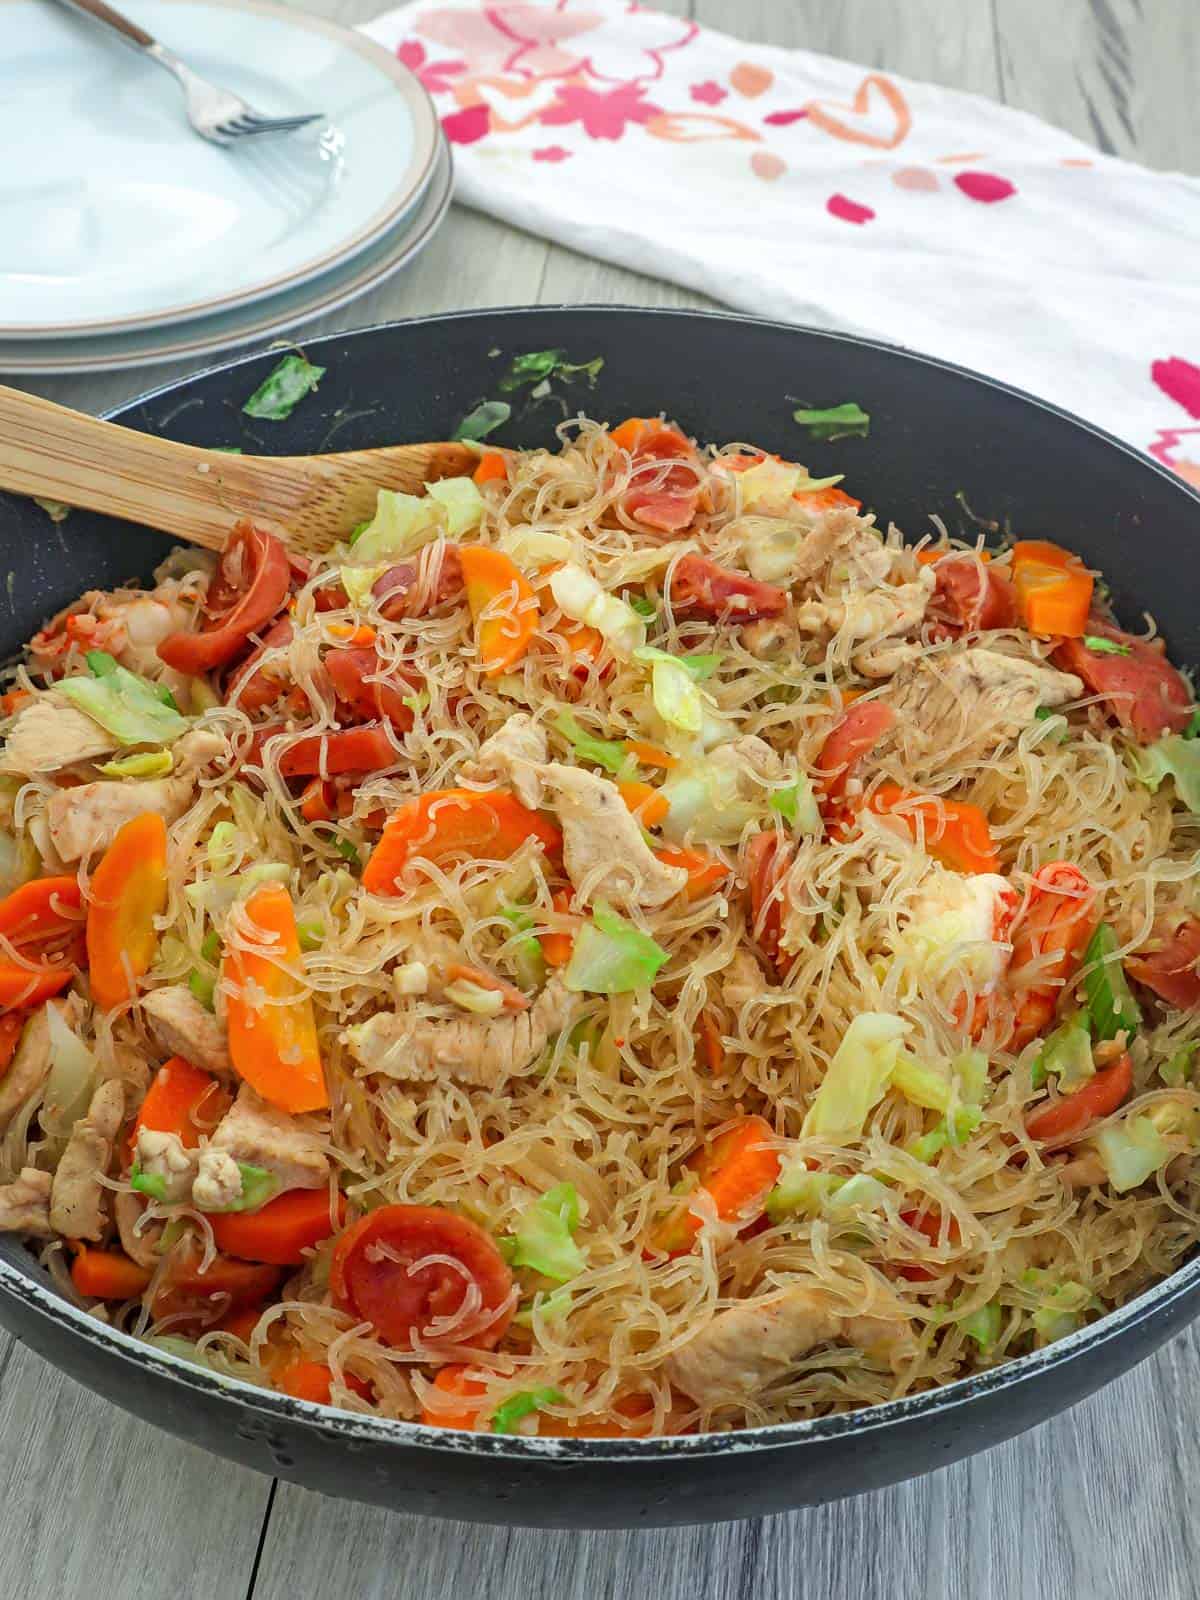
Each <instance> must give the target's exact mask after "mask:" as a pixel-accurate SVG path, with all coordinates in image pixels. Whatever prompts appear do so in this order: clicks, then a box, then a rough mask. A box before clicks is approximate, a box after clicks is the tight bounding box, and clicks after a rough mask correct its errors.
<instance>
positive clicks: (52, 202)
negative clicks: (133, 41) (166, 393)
mask: <svg viewBox="0 0 1200 1600" xmlns="http://www.w3.org/2000/svg"><path fill="white" fill-rule="evenodd" d="M121 3H122V4H124V8H125V10H126V11H127V12H128V14H129V15H130V16H131V17H132V18H133V19H134V20H135V21H136V22H139V23H141V25H142V26H143V27H144V28H146V29H147V30H148V31H149V32H151V33H153V34H154V35H156V36H157V37H158V38H160V39H161V40H162V42H163V44H165V45H167V46H168V47H169V48H170V49H172V50H174V51H176V52H177V53H178V54H179V55H180V56H182V57H183V59H184V60H185V61H186V62H187V63H188V65H189V66H191V67H194V68H195V69H196V71H198V72H200V73H202V74H203V75H204V76H205V77H210V78H212V80H213V81H214V82H216V83H219V84H221V85H222V86H224V87H227V88H230V89H232V90H234V91H235V92H236V93H238V94H241V95H243V96H244V97H245V98H246V99H247V100H248V101H250V102H251V104H252V105H254V106H255V107H256V108H257V109H258V110H260V111H263V112H265V113H267V114H273V113H279V114H284V113H293V112H300V111H323V112H324V113H325V115H326V118H327V122H326V123H325V124H320V123H317V124H314V126H313V127H312V128H310V129H304V130H301V131H300V132H298V133H291V134H285V135H281V136H279V137H278V138H274V137H273V138H270V139H267V138H260V139H252V140H248V141H245V142H244V143H242V144H235V145H233V146H231V147H229V148H228V149H220V148H218V147H217V146H216V145H212V144H209V143H208V142H207V141H206V140H204V139H201V138H199V137H198V135H196V134H195V133H193V132H192V130H191V128H190V127H189V126H188V122H187V118H186V116H185V115H184V103H183V95H182V92H181V91H180V89H179V87H178V85H177V84H176V83H174V82H173V81H172V79H171V78H170V77H169V76H168V75H167V74H166V73H165V72H164V71H163V70H162V69H161V68H160V67H158V66H156V65H155V64H154V62H153V61H149V60H147V59H146V58H145V57H144V56H142V55H141V54H140V53H139V52H138V51H136V50H132V49H130V48H129V47H128V46H127V45H124V44H122V43H121V41H120V40H119V39H117V38H116V36H115V35H112V34H110V33H109V32H108V31H107V30H106V29H104V28H101V27H99V26H98V25H96V24H94V23H90V22H86V21H84V20H83V19H81V18H79V17H77V16H75V15H74V14H72V13H69V12H67V11H65V10H63V9H60V8H58V7H56V6H54V5H52V4H49V3H47V0H0V151H2V152H3V159H2V161H0V336H2V337H11V338H20V339H32V338H39V339H59V338H71V337H74V336H77V335H79V334H82V333H100V334H111V333H115V332H118V331H127V330H131V329H135V328H148V327H155V326H161V325H162V324H164V323H167V322H172V323H177V322H180V321H183V320H184V319H188V318H192V317H202V316H206V315H211V314H212V313H214V312H216V311H218V310H226V309H228V308H230V307H232V306H238V305H247V304H249V303H250V302H252V301H254V300H257V299H261V298H262V297H264V296H266V295H273V294H277V293H279V292H280V291H281V290H285V289H290V288H294V287H296V286H297V285H298V284H300V283H302V282H304V281H305V280H307V279H309V278H312V277H313V276H315V275H316V274H318V273H321V272H325V271H327V270H328V269H329V268H330V267H332V266H334V265H335V264H337V263H339V262H342V261H344V260H346V259H347V258H348V257H349V256H351V255H353V254H356V253H357V252H359V251H361V250H363V249H365V248H367V247H368V246H369V245H370V244H371V242H372V241H373V240H376V239H378V238H379V237H380V235H381V234H382V233H384V232H386V231H387V230H388V229H389V228H393V227H395V225H396V224H397V223H398V222H399V221H400V220H401V219H403V218H404V216H405V215H406V214H407V213H409V212H411V210H412V208H413V206H414V205H415V204H416V203H417V202H418V201H419V200H420V197H421V194H422V191H423V190H424V187H425V185H426V184H427V183H428V181H429V177H430V174H431V172H432V169H433V162H434V157H435V154H436V151H437V147H438V138H439V129H438V124H437V118H436V114H435V113H434V110H433V107H432V105H431V104H430V101H429V97H428V96H427V95H426V93H425V91H424V89H422V87H421V85H420V84H419V83H418V82H417V80H416V78H415V77H413V75H412V74H411V73H409V72H408V71H407V70H406V69H405V68H404V67H402V66H401V65H400V63H399V62H398V61H397V60H396V59H395V58H394V57H393V56H392V55H390V54H389V53H388V52H387V51H386V50H384V49H383V48H382V47H381V46H379V45H377V44H375V43H373V42H372V41H371V40H369V39H366V38H364V37H363V36H362V35H361V34H355V33H350V32H348V31H347V30H345V29H343V28H339V27H336V26H335V25H334V24H333V23H329V22H324V21H321V20H319V19H317V18H315V17H307V16H303V15H301V14H299V13H297V12H294V11H289V10H288V9H287V8H286V7H284V6H282V5H275V4H272V3H271V0H128V3H127V4H126V3H125V0H121Z"/></svg>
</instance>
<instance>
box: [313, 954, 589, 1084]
mask: <svg viewBox="0 0 1200 1600" xmlns="http://www.w3.org/2000/svg"><path fill="white" fill-rule="evenodd" d="M582 1003H583V1002H582V997H581V996H579V995H575V994H572V993H571V992H570V991H569V990H568V989H567V988H566V986H565V985H564V984H563V982H562V980H561V979H560V978H557V977H554V978H551V980H550V982H549V983H548V984H547V985H546V987H545V988H544V989H543V990H542V992H541V994H540V995H539V996H538V998H537V999H536V1000H535V1001H534V1003H533V1005H532V1006H531V1007H530V1008H529V1010H528V1011H522V1012H519V1013H518V1014H517V1015H515V1016H500V1017H496V1018H495V1019H489V1020H488V1021H486V1022H484V1021H479V1022H477V1021H461V1022H460V1021H457V1020H451V1019H450V1018H447V1019H446V1020H445V1021H442V1020H441V1019H440V1018H437V1017H417V1016H414V1015H413V1014H412V1013H411V1012H404V1011H381V1012H379V1013H377V1015H375V1016H373V1017H371V1018H369V1019H368V1021H366V1022H360V1023H359V1024H357V1026H355V1027H353V1028H347V1030H346V1032H345V1033H344V1034H343V1035H342V1038H343V1039H344V1040H345V1042H346V1045H347V1047H348V1048H349V1050H350V1054H351V1055H352V1056H353V1057H354V1059H355V1060H356V1061H357V1062H358V1063H359V1064H360V1065H361V1066H364V1067H366V1068H367V1069H368V1070H369V1071H371V1072H382V1073H384V1074H385V1075H386V1076H387V1077H390V1078H399V1079H401V1080H406V1081H413V1082H418V1083H434V1082H437V1081H438V1080H439V1079H442V1078H451V1079H453V1080H454V1081H455V1082H456V1083H465V1084H471V1085H474V1086H477V1087H480V1088H494V1087H496V1086H497V1085H498V1084H500V1083H502V1082H503V1081H504V1080H505V1079H506V1078H508V1077H511V1076H513V1075H514V1074H518V1073H521V1072H524V1071H525V1069H526V1068H527V1067H530V1066H532V1064H533V1063H534V1062H535V1061H536V1060H537V1059H538V1057H539V1056H540V1055H541V1053H542V1051H543V1050H544V1049H545V1048H546V1046H547V1044H548V1043H549V1042H550V1040H551V1039H552V1038H553V1037H554V1035H555V1034H558V1033H561V1032H562V1031H563V1029H564V1028H567V1027H569V1026H570V1025H571V1023H572V1022H574V1020H575V1018H576V1016H577V1015H578V1014H579V1011H580V1009H581V1007H582Z"/></svg>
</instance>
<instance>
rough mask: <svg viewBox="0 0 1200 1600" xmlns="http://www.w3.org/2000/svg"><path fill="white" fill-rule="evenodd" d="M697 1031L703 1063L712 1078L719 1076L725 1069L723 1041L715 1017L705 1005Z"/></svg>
mask: <svg viewBox="0 0 1200 1600" xmlns="http://www.w3.org/2000/svg"><path fill="white" fill-rule="evenodd" d="M699 1033H700V1049H701V1051H702V1052H703V1054H704V1063H705V1065H706V1066H707V1068H708V1070H709V1071H710V1072H711V1073H712V1075H713V1077H714V1078H716V1077H719V1076H720V1074H721V1073H722V1072H723V1071H724V1069H725V1042H724V1040H723V1039H722V1038H721V1030H720V1028H719V1027H718V1025H717V1019H716V1017H715V1016H714V1015H713V1013H712V1012H711V1011H710V1010H709V1009H708V1007H707V1006H706V1007H705V1008H704V1010H703V1011H702V1012H701V1013H700V1024H699Z"/></svg>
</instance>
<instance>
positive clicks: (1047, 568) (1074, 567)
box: [1012, 539, 1095, 639]
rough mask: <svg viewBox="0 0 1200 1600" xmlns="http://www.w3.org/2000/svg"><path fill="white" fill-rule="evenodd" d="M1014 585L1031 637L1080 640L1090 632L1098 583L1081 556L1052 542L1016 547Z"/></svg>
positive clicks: (1026, 542)
mask: <svg viewBox="0 0 1200 1600" xmlns="http://www.w3.org/2000/svg"><path fill="white" fill-rule="evenodd" d="M1012 575H1013V585H1014V587H1015V589H1016V593H1017V605H1018V607H1019V609H1020V612H1021V618H1022V621H1023V622H1024V624H1025V626H1026V627H1027V628H1028V629H1029V631H1030V633H1039V634H1046V635H1049V634H1053V635H1057V636H1059V637H1061V638H1069V639H1078V638H1080V637H1082V635H1083V634H1085V633H1086V632H1087V620H1088V615H1089V613H1090V612H1091V608H1092V591H1093V589H1094V588H1095V580H1094V578H1093V577H1092V575H1091V573H1090V572H1089V571H1088V570H1087V568H1086V567H1085V566H1084V564H1083V562H1082V561H1081V560H1080V559H1079V557H1078V556H1077V555H1074V554H1073V553H1072V552H1071V551H1070V550H1064V549H1063V548H1062V546H1061V545H1057V544H1051V543H1050V541H1049V540H1048V539H1022V540H1019V541H1018V542H1017V543H1016V544H1015V545H1014V546H1013V557H1012Z"/></svg>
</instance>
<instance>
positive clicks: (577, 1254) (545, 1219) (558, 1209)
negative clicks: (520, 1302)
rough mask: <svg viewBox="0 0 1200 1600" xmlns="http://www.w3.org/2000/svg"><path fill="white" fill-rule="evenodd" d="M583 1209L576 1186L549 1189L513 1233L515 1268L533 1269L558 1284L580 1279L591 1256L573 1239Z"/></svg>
mask: <svg viewBox="0 0 1200 1600" xmlns="http://www.w3.org/2000/svg"><path fill="white" fill-rule="evenodd" d="M581 1210H582V1208H581V1206H580V1201H579V1195H578V1193H577V1191H576V1189H575V1185H574V1184H573V1183H557V1184H555V1186H554V1188H553V1189H547V1191H546V1193H545V1194H544V1195H542V1196H541V1197H540V1198H539V1199H537V1200H535V1201H534V1202H533V1204H532V1205H529V1206H526V1208H525V1210H524V1211H523V1212H522V1213H521V1216H520V1219H519V1220H518V1222H517V1225H516V1228H515V1229H514V1230H513V1238H514V1240H515V1241H516V1243H515V1248H514V1250H513V1255H512V1262H513V1265H514V1266H516V1267H532V1268H533V1270H534V1271H535V1272H540V1273H541V1274H542V1276H543V1277H545V1278H553V1279H554V1281H555V1282H556V1283H567V1282H568V1281H569V1280H570V1279H571V1278H576V1277H578V1276H579V1274H580V1273H581V1272H582V1271H583V1269H584V1268H585V1267H586V1266H587V1256H586V1255H585V1253H584V1252H583V1250H581V1249H580V1247H579V1245H577V1244H576V1243H575V1240H574V1238H573V1237H572V1235H573V1234H574V1232H575V1229H576V1228H577V1227H578V1226H579V1221H580V1216H581Z"/></svg>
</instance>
